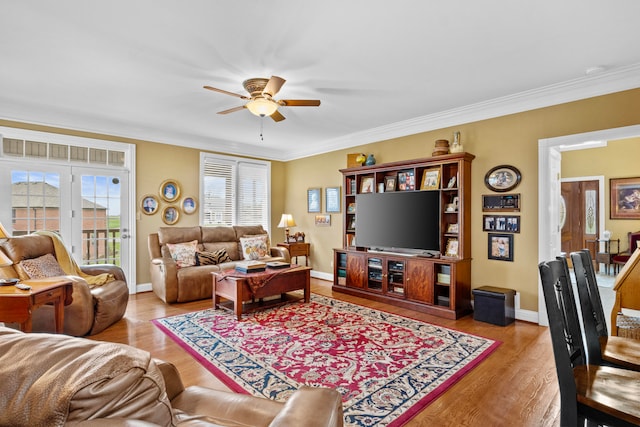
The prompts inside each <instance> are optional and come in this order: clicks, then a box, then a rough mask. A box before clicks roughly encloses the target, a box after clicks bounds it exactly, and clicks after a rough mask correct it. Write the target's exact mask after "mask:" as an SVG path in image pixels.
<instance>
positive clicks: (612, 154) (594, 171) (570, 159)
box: [562, 138, 640, 250]
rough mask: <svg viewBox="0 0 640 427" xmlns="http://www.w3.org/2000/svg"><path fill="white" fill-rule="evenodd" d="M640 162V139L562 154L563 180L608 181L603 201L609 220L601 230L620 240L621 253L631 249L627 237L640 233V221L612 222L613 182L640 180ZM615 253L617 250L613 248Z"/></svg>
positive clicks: (614, 220)
mask: <svg viewBox="0 0 640 427" xmlns="http://www.w3.org/2000/svg"><path fill="white" fill-rule="evenodd" d="M638 159H640V138H629V139H622V140H618V141H609V142H608V144H607V146H606V147H601V148H591V149H588V150H580V151H567V152H564V153H562V177H563V178H576V177H583V176H603V177H604V181H605V182H604V194H601V195H600V197H603V198H604V202H605V203H604V204H605V212H604V214H605V218H604V227H602V226H601V227H600V230H609V231H611V238H612V239H620V249H621V250H626V249H628V246H629V245H628V240H627V233H629V232H631V231H638V230H640V219H611V218H610V202H609V201H610V194H611V193H610V191H609V190H610V187H609V180H610V179H611V178H632V177H640V168H639V167H638ZM612 249H613V250H616V249H617V248H616V247H615V245H613V248H612Z"/></svg>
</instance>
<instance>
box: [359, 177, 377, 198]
mask: <svg viewBox="0 0 640 427" xmlns="http://www.w3.org/2000/svg"><path fill="white" fill-rule="evenodd" d="M374 186H375V180H374V179H373V177H372V176H365V177H364V178H362V182H361V185H360V193H363V194H364V193H373V189H374Z"/></svg>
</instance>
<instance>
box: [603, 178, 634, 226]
mask: <svg viewBox="0 0 640 427" xmlns="http://www.w3.org/2000/svg"><path fill="white" fill-rule="evenodd" d="M609 195H610V197H611V201H610V205H609V208H610V210H609V217H610V218H611V219H640V178H613V179H610V180H609Z"/></svg>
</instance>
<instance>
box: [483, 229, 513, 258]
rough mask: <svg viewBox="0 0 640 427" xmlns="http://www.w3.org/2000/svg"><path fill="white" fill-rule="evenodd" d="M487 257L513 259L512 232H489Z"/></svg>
mask: <svg viewBox="0 0 640 427" xmlns="http://www.w3.org/2000/svg"><path fill="white" fill-rule="evenodd" d="M487 251H488V258H489V259H497V260H500V261H513V234H498V233H489V237H488V248H487Z"/></svg>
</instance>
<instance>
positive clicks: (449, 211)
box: [333, 153, 475, 319]
mask: <svg viewBox="0 0 640 427" xmlns="http://www.w3.org/2000/svg"><path fill="white" fill-rule="evenodd" d="M474 158H475V156H474V155H472V154H469V153H457V154H445V155H441V156H436V157H429V158H423V159H414V160H407V161H402V162H393V163H386V164H380V165H373V166H362V167H352V168H348V169H341V170H340V172H341V173H342V175H343V185H344V195H343V206H344V207H345V214H344V218H343V248H342V249H334V260H333V261H334V263H333V265H334V272H333V273H334V275H333V277H334V279H333V290H334V291H338V292H344V293H348V294H352V295H357V296H361V297H364V298H368V299H372V300H376V301H383V302H386V303H390V304H394V305H397V306H401V307H405V308H410V309H414V310H417V311H421V312H425V313H429V314H433V315H436V316H441V317H445V318H448V319H457V318H459V317H461V316H464V315H466V314H468V313H470V312H471V283H470V282H471V232H470V228H471V222H470V221H471V219H470V218H471V212H470V206H471V161H472V160H473V159H474ZM436 176H437V179H436V181H437V182H436V183H434V177H436ZM392 185H393V187H391V186H392ZM381 186H382V187H384V190H385V191H437V192H439V194H440V215H439V216H440V252H441V254H440V256H439V257H438V256H435V257H425V256H422V255H420V256H416V255H404V254H402V253H393V252H392V253H386V252H370V251H368V250H367V248H365V247H360V246H358V240H357V237H356V234H355V223H356V222H355V221H356V218H357V206H356V195H357V194H363V193H375V192H378V191H379V190H380V189H381V188H380V187H381ZM426 188H428V189H426ZM398 220H399V221H402V217H401V216H400V217H399V218H398ZM381 226H383V225H381Z"/></svg>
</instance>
